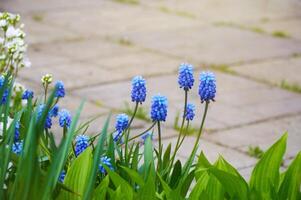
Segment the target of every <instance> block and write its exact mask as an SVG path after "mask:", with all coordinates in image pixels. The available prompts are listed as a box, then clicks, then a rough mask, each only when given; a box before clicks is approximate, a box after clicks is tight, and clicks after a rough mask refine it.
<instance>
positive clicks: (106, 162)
mask: <svg viewBox="0 0 301 200" xmlns="http://www.w3.org/2000/svg"><path fill="white" fill-rule="evenodd" d="M104 165H105V166H107V167H108V168H109V169H110V170H114V168H113V166H112V164H111V158H108V157H107V156H103V157H101V158H100V164H99V171H100V172H101V173H102V174H105V173H106V169H105V168H104Z"/></svg>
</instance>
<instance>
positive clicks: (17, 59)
mask: <svg viewBox="0 0 301 200" xmlns="http://www.w3.org/2000/svg"><path fill="white" fill-rule="evenodd" d="M19 21H20V16H19V15H14V14H11V13H7V12H4V13H0V30H2V33H0V49H1V51H0V71H5V72H6V71H7V70H11V71H12V70H14V69H17V68H21V67H30V66H31V63H30V61H29V60H28V58H27V57H26V55H25V54H26V49H27V45H26V43H25V41H24V38H25V33H24V32H23V28H24V25H23V24H21V25H19V26H18V23H19Z"/></svg>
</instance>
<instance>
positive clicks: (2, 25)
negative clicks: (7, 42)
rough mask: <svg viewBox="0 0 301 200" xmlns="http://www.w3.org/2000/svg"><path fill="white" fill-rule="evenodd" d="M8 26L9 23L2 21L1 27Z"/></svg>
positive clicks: (0, 22)
mask: <svg viewBox="0 0 301 200" xmlns="http://www.w3.org/2000/svg"><path fill="white" fill-rule="evenodd" d="M5 26H7V21H6V20H5V19H1V20H0V27H5Z"/></svg>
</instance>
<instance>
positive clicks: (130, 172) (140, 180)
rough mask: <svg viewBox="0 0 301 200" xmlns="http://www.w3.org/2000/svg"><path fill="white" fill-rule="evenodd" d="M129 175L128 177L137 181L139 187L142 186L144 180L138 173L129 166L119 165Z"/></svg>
mask: <svg viewBox="0 0 301 200" xmlns="http://www.w3.org/2000/svg"><path fill="white" fill-rule="evenodd" d="M120 167H121V168H122V169H123V170H124V171H125V172H126V173H127V174H128V175H129V177H130V179H131V180H132V181H133V182H135V183H137V184H138V185H139V186H140V187H142V186H144V180H143V178H141V177H140V175H139V174H138V173H137V172H136V171H135V170H132V169H130V168H127V167H124V166H120Z"/></svg>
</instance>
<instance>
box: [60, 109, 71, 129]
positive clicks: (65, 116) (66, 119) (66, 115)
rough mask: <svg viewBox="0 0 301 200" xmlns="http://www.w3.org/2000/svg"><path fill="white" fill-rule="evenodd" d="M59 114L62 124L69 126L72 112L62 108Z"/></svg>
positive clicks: (62, 125)
mask: <svg viewBox="0 0 301 200" xmlns="http://www.w3.org/2000/svg"><path fill="white" fill-rule="evenodd" d="M58 115H59V124H60V126H61V127H68V128H69V127H70V125H71V121H72V118H71V114H70V112H69V111H68V110H66V109H62V110H61V111H60V112H59V114H58Z"/></svg>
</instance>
